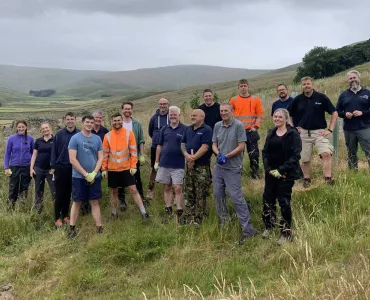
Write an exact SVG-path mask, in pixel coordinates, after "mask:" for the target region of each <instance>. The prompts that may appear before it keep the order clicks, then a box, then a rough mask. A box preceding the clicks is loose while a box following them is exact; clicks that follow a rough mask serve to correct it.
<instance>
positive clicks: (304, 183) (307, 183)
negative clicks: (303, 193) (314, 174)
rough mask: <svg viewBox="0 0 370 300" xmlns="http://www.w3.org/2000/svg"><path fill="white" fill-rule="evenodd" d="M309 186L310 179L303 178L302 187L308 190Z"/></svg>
mask: <svg viewBox="0 0 370 300" xmlns="http://www.w3.org/2000/svg"><path fill="white" fill-rule="evenodd" d="M310 186H311V178H304V179H303V187H304V188H309V187H310Z"/></svg>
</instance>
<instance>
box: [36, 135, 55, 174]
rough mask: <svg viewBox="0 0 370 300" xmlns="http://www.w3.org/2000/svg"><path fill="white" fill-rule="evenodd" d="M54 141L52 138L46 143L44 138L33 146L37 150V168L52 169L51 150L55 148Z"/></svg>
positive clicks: (39, 139)
mask: <svg viewBox="0 0 370 300" xmlns="http://www.w3.org/2000/svg"><path fill="white" fill-rule="evenodd" d="M53 141H54V138H53V137H51V138H50V139H49V140H48V141H45V139H44V138H43V137H41V138H38V139H37V140H36V142H35V145H34V146H33V149H35V150H37V156H36V160H35V167H38V168H40V169H43V170H49V169H50V157H51V148H52V147H53Z"/></svg>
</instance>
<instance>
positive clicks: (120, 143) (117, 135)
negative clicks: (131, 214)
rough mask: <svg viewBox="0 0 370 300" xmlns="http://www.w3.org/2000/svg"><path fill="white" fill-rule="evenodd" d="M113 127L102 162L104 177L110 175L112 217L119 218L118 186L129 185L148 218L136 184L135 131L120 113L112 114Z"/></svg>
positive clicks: (145, 216)
mask: <svg viewBox="0 0 370 300" xmlns="http://www.w3.org/2000/svg"><path fill="white" fill-rule="evenodd" d="M112 127H113V129H112V130H111V131H109V132H108V133H107V134H106V135H105V136H104V141H103V153H104V160H103V164H102V175H103V178H106V177H107V176H108V187H109V188H110V201H111V206H112V219H117V218H118V215H117V207H118V188H119V187H121V188H125V187H127V188H128V190H129V192H130V193H131V195H132V198H133V199H134V200H135V202H136V204H137V205H138V206H139V208H140V211H141V214H142V216H143V219H144V220H148V219H149V215H148V214H147V212H146V210H145V207H144V205H143V200H142V199H141V196H140V194H139V192H138V191H137V189H136V184H135V177H134V175H135V173H136V172H137V169H136V164H137V148H136V141H135V136H134V133H133V132H132V130H126V129H125V128H124V127H123V125H122V116H121V114H120V113H116V114H114V115H113V116H112Z"/></svg>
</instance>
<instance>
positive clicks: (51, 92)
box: [28, 89, 56, 97]
mask: <svg viewBox="0 0 370 300" xmlns="http://www.w3.org/2000/svg"><path fill="white" fill-rule="evenodd" d="M28 93H29V94H30V95H31V96H33V97H50V96H52V95H54V94H55V93H56V90H54V89H45V90H38V91H34V90H30V91H29V92H28Z"/></svg>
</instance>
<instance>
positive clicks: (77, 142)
mask: <svg viewBox="0 0 370 300" xmlns="http://www.w3.org/2000/svg"><path fill="white" fill-rule="evenodd" d="M68 150H76V151H77V161H78V162H79V163H80V165H81V167H82V168H84V169H85V171H86V172H88V173H90V172H92V171H94V169H95V166H96V163H97V161H98V152H99V151H102V150H103V146H102V142H101V139H100V137H99V136H98V135H95V134H92V135H90V136H85V135H83V134H82V132H79V133H76V134H75V135H74V136H73V137H72V138H71V140H70V141H69V145H68ZM98 176H100V172H99V173H98ZM72 177H74V178H84V176H83V175H82V174H81V173H80V172H78V171H77V170H76V169H75V168H74V167H73V168H72Z"/></svg>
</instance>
